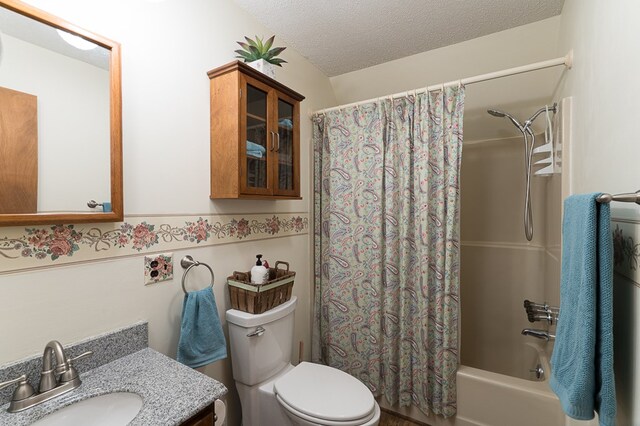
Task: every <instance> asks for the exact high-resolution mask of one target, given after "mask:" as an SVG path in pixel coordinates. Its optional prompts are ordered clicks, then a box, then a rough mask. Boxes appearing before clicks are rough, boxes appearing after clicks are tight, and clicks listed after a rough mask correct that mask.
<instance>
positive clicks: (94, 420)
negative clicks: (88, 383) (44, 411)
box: [33, 392, 142, 426]
mask: <svg viewBox="0 0 640 426" xmlns="http://www.w3.org/2000/svg"><path fill="white" fill-rule="evenodd" d="M141 408H142V398H141V397H140V395H138V394H136V393H129V392H114V393H107V394H105V395H100V396H94V397H93V398H89V399H85V400H83V401H80V402H76V403H75V404H71V405H69V406H67V407H64V408H62V409H60V410H58V411H55V412H53V413H51V414H49V415H48V416H45V417H43V418H42V419H40V420H38V421H37V422H35V423H34V424H33V426H36V425H38V426H76V425H77V426H118V425H123V426H125V425H127V424H128V423H129V422H130V421H131V420H133V418H134V417H135V416H136V414H138V412H139V411H140V409H141Z"/></svg>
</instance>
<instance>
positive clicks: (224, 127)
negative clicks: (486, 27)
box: [207, 61, 304, 199]
mask: <svg viewBox="0 0 640 426" xmlns="http://www.w3.org/2000/svg"><path fill="white" fill-rule="evenodd" d="M207 74H208V75H209V79H210V81H211V198H212V199H219V198H253V199H300V102H301V101H302V100H303V99H304V96H302V95H300V94H299V93H297V92H294V91H293V90H291V89H289V88H288V87H286V86H285V85H283V84H281V83H279V82H277V81H276V80H274V79H272V78H269V77H267V76H266V75H264V74H262V73H260V72H258V71H256V70H254V69H253V68H251V67H249V66H248V65H246V64H245V63H243V62H241V61H234V62H231V63H229V64H227V65H224V66H222V67H219V68H216V69H213V70H211V71H209V72H208V73H207Z"/></svg>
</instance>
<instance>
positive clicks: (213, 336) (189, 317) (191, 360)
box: [177, 287, 227, 368]
mask: <svg viewBox="0 0 640 426" xmlns="http://www.w3.org/2000/svg"><path fill="white" fill-rule="evenodd" d="M226 357H227V342H226V340H225V338H224V334H223V333H222V326H221V325H220V318H219V317H218V308H217V306H216V299H215V297H214V296H213V290H212V289H211V288H210V287H207V288H205V289H203V290H199V291H191V292H189V293H187V294H186V295H185V296H184V302H183V303H182V325H181V326H180V340H179V341H178V356H177V359H178V361H179V362H181V363H183V364H185V365H188V366H189V367H192V368H196V367H202V366H203V365H207V364H210V363H212V362H214V361H218V360H219V359H223V358H226Z"/></svg>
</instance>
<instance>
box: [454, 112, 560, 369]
mask: <svg viewBox="0 0 640 426" xmlns="http://www.w3.org/2000/svg"><path fill="white" fill-rule="evenodd" d="M487 119H490V118H487ZM540 137H541V136H540ZM540 137H538V140H540ZM524 172H525V167H524V143H523V140H522V138H521V137H520V138H511V139H502V140H495V141H485V142H477V143H468V144H465V146H464V155H463V156H462V182H461V191H460V194H461V195H460V199H461V213H460V226H461V240H462V243H461V245H462V250H461V276H460V287H461V290H460V291H461V303H462V305H461V315H462V336H461V346H462V347H461V349H462V350H461V361H462V363H463V364H464V365H469V366H471V367H476V368H480V369H483V370H489V371H494V372H496V373H501V374H507V375H511V376H519V375H520V376H522V374H521V373H522V368H523V367H522V363H523V362H525V361H524V359H525V358H526V354H527V353H528V352H527V351H526V347H525V342H527V341H528V340H530V339H531V338H530V337H525V336H522V335H521V333H520V332H521V330H522V329H523V328H526V327H532V328H543V326H541V325H540V324H541V323H536V324H531V323H529V322H528V321H527V317H526V313H525V310H524V308H523V305H522V303H523V301H524V300H525V299H529V300H532V301H537V302H543V301H544V280H545V274H544V270H545V260H546V259H545V252H546V250H545V239H546V232H545V228H546V224H545V214H546V210H547V208H546V204H547V199H546V191H547V185H548V179H549V178H546V177H533V178H532V182H531V195H532V208H533V213H534V216H533V218H534V220H533V223H534V235H533V240H532V241H531V242H528V241H527V239H526V237H525V235H524V228H523V215H524V194H525V184H524V176H525V174H524ZM549 201H550V202H552V203H554V202H555V204H559V200H549ZM527 368H530V367H527Z"/></svg>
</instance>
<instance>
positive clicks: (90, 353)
mask: <svg viewBox="0 0 640 426" xmlns="http://www.w3.org/2000/svg"><path fill="white" fill-rule="evenodd" d="M91 355H93V351H86V352H83V353H81V354H80V355H78V356H74V357H73V358H67V362H76V361H80V360H81V359H83V358H86V357H88V356H91Z"/></svg>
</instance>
